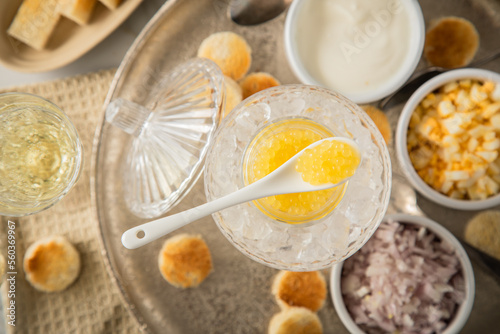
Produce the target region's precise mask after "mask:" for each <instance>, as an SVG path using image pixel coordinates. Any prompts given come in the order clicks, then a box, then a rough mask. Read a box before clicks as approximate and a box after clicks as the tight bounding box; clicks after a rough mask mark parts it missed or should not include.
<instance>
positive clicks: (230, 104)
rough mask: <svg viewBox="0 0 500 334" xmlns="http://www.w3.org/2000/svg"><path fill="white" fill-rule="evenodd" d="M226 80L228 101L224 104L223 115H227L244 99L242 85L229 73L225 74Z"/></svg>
mask: <svg viewBox="0 0 500 334" xmlns="http://www.w3.org/2000/svg"><path fill="white" fill-rule="evenodd" d="M224 82H225V88H226V103H225V104H224V114H223V116H224V117H226V115H227V114H229V113H230V112H231V110H233V109H234V107H236V105H238V103H240V102H241V101H242V100H243V93H242V91H241V87H240V85H238V83H237V82H236V81H234V80H233V79H231V78H230V77H228V76H227V75H225V76H224Z"/></svg>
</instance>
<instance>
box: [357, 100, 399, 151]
mask: <svg viewBox="0 0 500 334" xmlns="http://www.w3.org/2000/svg"><path fill="white" fill-rule="evenodd" d="M361 108H362V109H363V110H364V111H365V112H366V113H367V114H368V116H370V118H371V119H372V121H373V123H375V125H376V126H377V128H378V130H379V131H380V133H381V134H382V137H384V140H385V143H386V144H389V143H390V141H391V138H392V130H391V124H390V123H389V120H388V119H387V115H386V114H385V113H384V112H383V111H382V110H380V109H378V108H376V107H374V106H372V105H369V104H367V105H364V106H361Z"/></svg>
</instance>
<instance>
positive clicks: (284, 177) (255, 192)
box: [122, 137, 361, 249]
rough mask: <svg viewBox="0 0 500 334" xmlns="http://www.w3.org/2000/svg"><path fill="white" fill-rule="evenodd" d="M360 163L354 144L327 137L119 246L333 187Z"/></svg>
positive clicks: (131, 233)
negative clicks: (256, 203) (247, 205)
mask: <svg viewBox="0 0 500 334" xmlns="http://www.w3.org/2000/svg"><path fill="white" fill-rule="evenodd" d="M360 164H361V154H360V150H359V147H358V145H357V144H356V143H355V142H354V141H353V140H351V139H348V138H343V137H330V138H326V139H323V140H319V141H317V142H315V143H312V144H311V145H309V146H307V147H306V148H304V149H303V150H301V151H300V152H298V153H297V154H295V155H294V156H293V157H292V158H290V159H289V160H287V161H286V162H285V163H284V164H283V165H281V166H280V167H278V168H277V169H275V170H274V171H273V172H271V173H269V174H268V175H267V176H264V177H263V178H261V179H260V180H257V181H256V182H254V183H252V184H250V185H248V186H246V187H243V188H241V189H239V190H237V191H235V192H233V193H231V194H228V195H226V196H223V197H221V198H218V199H216V200H214V201H211V202H208V203H205V204H203V205H200V206H197V207H195V208H192V209H189V210H186V211H183V212H180V213H177V214H175V215H171V216H168V217H164V218H160V219H157V220H154V221H151V222H148V223H145V224H142V225H139V226H136V227H133V228H131V229H129V230H127V231H125V233H123V235H122V244H123V246H125V247H126V248H128V249H135V248H138V247H141V246H144V245H145V244H147V243H149V242H151V241H153V240H156V239H158V238H160V237H162V236H164V235H166V234H168V233H170V232H172V231H175V230H177V229H179V228H181V227H183V226H185V225H187V224H189V223H191V222H193V221H195V220H198V219H200V218H202V217H205V216H208V215H210V214H212V213H214V212H217V211H220V210H222V209H225V208H228V207H230V206H234V205H237V204H241V203H244V202H249V201H252V200H256V199H259V198H263V197H268V196H274V195H282V194H291V193H299V192H308V191H316V190H324V189H328V188H333V187H336V186H338V185H341V184H342V183H344V182H346V181H347V180H349V179H350V178H351V177H352V176H353V175H354V173H355V172H356V169H357V168H358V166H359V165H360Z"/></svg>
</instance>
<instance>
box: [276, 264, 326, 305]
mask: <svg viewBox="0 0 500 334" xmlns="http://www.w3.org/2000/svg"><path fill="white" fill-rule="evenodd" d="M272 293H273V295H274V296H275V297H276V301H277V302H278V305H279V306H280V307H281V308H283V309H285V308H287V307H291V306H300V307H305V308H308V309H309V310H311V311H313V312H316V311H318V310H319V309H320V308H321V307H322V306H323V304H324V303H325V299H326V282H325V278H324V277H323V274H322V273H321V272H319V271H310V272H293V271H280V272H279V274H278V275H276V277H275V278H274V282H273V286H272Z"/></svg>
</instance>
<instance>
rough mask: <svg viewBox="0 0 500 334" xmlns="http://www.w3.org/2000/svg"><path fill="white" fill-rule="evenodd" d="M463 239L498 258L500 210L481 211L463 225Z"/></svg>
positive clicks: (499, 250)
mask: <svg viewBox="0 0 500 334" xmlns="http://www.w3.org/2000/svg"><path fill="white" fill-rule="evenodd" d="M464 237H465V241H467V242H468V243H470V244H471V245H472V246H474V247H476V248H479V249H480V250H482V251H483V252H485V253H487V254H488V255H491V256H493V257H495V258H497V259H499V260H500V211H495V210H489V211H483V212H480V213H478V214H477V215H475V216H474V217H472V219H471V220H470V221H469V222H468V223H467V226H466V227H465V236H464Z"/></svg>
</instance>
